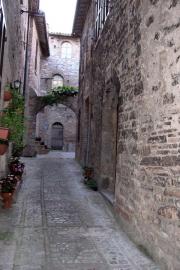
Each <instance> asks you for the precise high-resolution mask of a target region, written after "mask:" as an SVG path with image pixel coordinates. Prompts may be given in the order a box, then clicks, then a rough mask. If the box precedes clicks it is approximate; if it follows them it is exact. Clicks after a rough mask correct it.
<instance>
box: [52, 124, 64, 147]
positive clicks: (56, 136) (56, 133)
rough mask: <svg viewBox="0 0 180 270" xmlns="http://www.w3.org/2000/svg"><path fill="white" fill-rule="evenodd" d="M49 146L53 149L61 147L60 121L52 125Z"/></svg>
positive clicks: (61, 129)
mask: <svg viewBox="0 0 180 270" xmlns="http://www.w3.org/2000/svg"><path fill="white" fill-rule="evenodd" d="M51 148H52V149H54V150H62V149H63V125H62V124H61V123H54V124H53V125H52V137H51Z"/></svg>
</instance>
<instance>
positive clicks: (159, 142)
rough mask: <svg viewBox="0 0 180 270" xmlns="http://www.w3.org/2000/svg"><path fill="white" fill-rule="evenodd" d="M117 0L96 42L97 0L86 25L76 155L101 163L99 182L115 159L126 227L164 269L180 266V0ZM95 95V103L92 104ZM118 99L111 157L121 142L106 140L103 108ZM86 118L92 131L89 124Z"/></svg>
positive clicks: (108, 108) (118, 205)
mask: <svg viewBox="0 0 180 270" xmlns="http://www.w3.org/2000/svg"><path fill="white" fill-rule="evenodd" d="M111 3H112V9H111V11H110V14H109V17H108V19H107V21H106V23H105V26H104V29H103V31H102V33H101V36H100V38H99V40H98V41H97V42H94V43H93V41H92V35H91V33H92V32H93V29H94V25H93V24H92V22H93V18H94V9H93V3H92V5H91V7H90V9H89V13H88V15H87V20H86V23H85V27H84V30H83V35H82V40H81V41H82V44H81V56H82V58H81V69H80V95H79V112H80V132H79V133H80V134H79V137H80V140H79V144H78V147H77V158H78V159H79V161H80V162H81V163H82V164H86V165H87V161H88V165H90V166H93V167H94V168H95V176H96V179H97V180H99V185H100V188H101V182H102V176H103V174H104V172H105V171H107V168H109V170H110V171H112V169H113V167H115V169H114V170H115V172H114V173H115V179H114V181H115V202H114V207H115V209H116V211H117V213H118V215H119V217H120V220H121V222H122V224H123V225H124V228H125V230H126V231H127V232H128V233H129V235H130V236H131V237H132V238H133V239H134V240H135V241H136V242H137V243H138V244H139V245H141V246H142V247H144V249H146V250H147V251H148V252H149V253H150V254H151V255H152V256H153V257H154V258H155V259H157V260H158V261H159V262H160V264H161V266H162V269H169V270H172V269H173V270H175V269H176V270H177V269H179V268H180V259H179V253H180V249H179V246H180V239H179V232H180V231H179V225H178V224H179V220H180V205H179V202H180V190H179V186H180V181H179V179H180V166H179V159H180V156H179V133H180V122H179V99H180V95H179V90H180V74H179V68H180V57H179V54H180V51H179V39H180V22H179V14H180V13H179V10H180V2H179V1H175V0H173V1H172V0H165V1H163V0H156V1H152V0H148V1H139V0H133V1H132V0H131V1H130V0H126V1H119V0H117V1H116V0H114V1H112V2H111ZM90 55H91V56H92V58H90ZM88 98H89V101H90V105H89V108H90V110H86V105H87V99H88ZM113 99H114V101H117V100H118V104H117V108H116V109H117V116H115V119H116V121H117V124H116V125H114V127H113V129H114V128H117V133H116V135H115V134H112V133H111V134H112V140H115V141H116V143H117V145H116V151H117V153H116V155H114V154H113V155H112V156H113V159H112V160H111V162H109V158H108V153H109V155H110V152H112V151H115V150H114V146H109V145H108V140H104V134H105V135H106V136H107V138H108V139H109V141H110V140H111V137H110V136H108V127H107V122H108V123H109V133H110V132H111V129H112V125H111V124H110V123H111V119H109V117H104V116H105V114H107V115H108V114H110V113H113V112H114V113H115V111H116V109H115V108H113V106H112V104H113V102H112V103H111V102H110V101H109V100H112V101H113ZM87 113H88V114H89V116H87ZM87 119H88V121H87ZM106 119H107V122H106ZM112 119H114V118H112ZM113 121H114V120H113ZM87 126H88V127H89V131H88V133H90V136H87V131H86V129H84V127H87ZM87 138H89V140H90V142H89V143H88V142H87V141H88V140H87ZM105 143H106V145H105ZM110 143H111V142H110ZM110 143H109V144H110ZM88 145H90V147H89V154H88V159H87V153H86V149H87V147H88ZM111 154H112V153H111ZM102 157H103V159H105V160H106V161H107V162H103V161H102ZM100 161H101V162H100ZM105 164H106V166H107V168H105ZM107 177H108V178H110V176H108V175H107ZM109 181H112V180H111V179H109Z"/></svg>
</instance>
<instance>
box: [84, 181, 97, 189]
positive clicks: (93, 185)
mask: <svg viewBox="0 0 180 270" xmlns="http://www.w3.org/2000/svg"><path fill="white" fill-rule="evenodd" d="M85 184H86V185H87V186H88V187H89V188H90V189H92V190H94V191H97V190H98V187H97V182H96V181H95V180H94V179H93V178H88V179H85Z"/></svg>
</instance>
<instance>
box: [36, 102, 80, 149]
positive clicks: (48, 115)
mask: <svg viewBox="0 0 180 270" xmlns="http://www.w3.org/2000/svg"><path fill="white" fill-rule="evenodd" d="M55 123H60V124H61V125H62V126H63V127H64V134H63V142H64V143H63V148H62V150H64V151H75V142H76V126H77V117H76V114H75V113H74V112H73V111H72V110H71V109H70V108H69V107H67V106H65V105H63V104H58V105H57V106H56V105H55V106H46V107H45V108H44V112H42V111H41V112H39V113H38V114H37V125H38V127H37V128H36V132H37V130H38V133H37V134H36V136H40V137H41V139H42V140H43V142H44V143H45V145H47V147H48V148H51V146H52V136H53V134H52V126H53V125H54V124H55Z"/></svg>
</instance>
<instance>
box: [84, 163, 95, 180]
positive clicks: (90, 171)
mask: <svg viewBox="0 0 180 270" xmlns="http://www.w3.org/2000/svg"><path fill="white" fill-rule="evenodd" d="M93 172H94V170H93V168H91V167H87V166H85V167H84V177H85V178H91V177H92V176H93Z"/></svg>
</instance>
